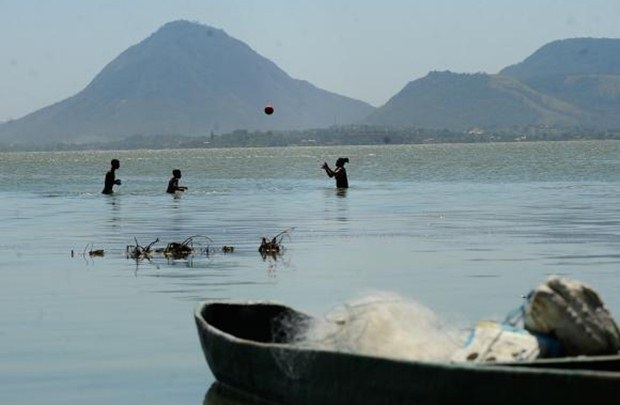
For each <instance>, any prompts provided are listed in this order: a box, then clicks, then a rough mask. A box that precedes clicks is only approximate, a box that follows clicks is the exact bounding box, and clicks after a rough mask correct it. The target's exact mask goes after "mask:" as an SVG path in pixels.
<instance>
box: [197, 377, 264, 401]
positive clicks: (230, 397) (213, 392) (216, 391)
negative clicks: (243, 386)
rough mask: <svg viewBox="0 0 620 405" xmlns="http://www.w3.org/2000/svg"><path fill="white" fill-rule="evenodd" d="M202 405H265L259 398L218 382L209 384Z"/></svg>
mask: <svg viewBox="0 0 620 405" xmlns="http://www.w3.org/2000/svg"><path fill="white" fill-rule="evenodd" d="M203 404H204V405H266V404H267V403H266V402H265V401H261V400H260V399H259V398H255V397H252V396H250V395H246V394H244V393H242V392H239V391H236V390H233V389H231V388H228V387H226V386H225V385H222V384H220V383H218V382H214V383H213V384H211V386H210V387H209V389H208V390H207V393H206V394H205V398H204V401H203Z"/></svg>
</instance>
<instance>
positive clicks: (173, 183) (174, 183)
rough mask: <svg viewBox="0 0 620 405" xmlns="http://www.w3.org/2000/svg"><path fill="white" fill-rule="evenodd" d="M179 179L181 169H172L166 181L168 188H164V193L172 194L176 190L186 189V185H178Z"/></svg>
mask: <svg viewBox="0 0 620 405" xmlns="http://www.w3.org/2000/svg"><path fill="white" fill-rule="evenodd" d="M180 179H181V171H180V170H179V169H174V170H173V171H172V177H171V178H170V180H169V181H168V188H167V189H166V193H170V194H174V193H175V192H177V191H185V190H187V187H185V186H179V180H180Z"/></svg>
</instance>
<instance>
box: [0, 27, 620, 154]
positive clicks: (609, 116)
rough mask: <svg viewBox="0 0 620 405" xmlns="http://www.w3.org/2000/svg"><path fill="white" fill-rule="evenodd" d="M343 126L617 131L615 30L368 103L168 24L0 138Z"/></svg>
mask: <svg viewBox="0 0 620 405" xmlns="http://www.w3.org/2000/svg"><path fill="white" fill-rule="evenodd" d="M266 103H273V104H274V105H275V106H276V113H275V114H273V115H272V116H267V115H265V114H264V113H263V112H262V107H263V106H264V105H265V104H266ZM347 124H362V125H371V126H379V127H393V128H394V127H403V128H404V127H417V128H427V129H448V130H451V131H455V132H457V133H458V132H459V131H468V130H470V129H472V128H483V129H490V128H495V129H500V128H516V127H528V126H529V127H531V126H543V127H556V128H577V127H581V128H591V129H593V130H606V129H618V128H620V39H605V38H603V39H593V38H576V39H567V40H561V41H554V42H551V43H549V44H546V45H544V46H543V47H541V48H540V49H538V50H537V51H536V52H534V53H533V54H532V55H531V56H529V57H527V58H526V59H525V60H523V61H522V62H520V63H517V64H515V65H511V66H508V67H506V68H504V69H503V70H502V71H501V72H500V73H499V74H487V73H475V74H462V73H452V72H449V71H446V72H430V73H429V74H428V75H427V76H425V77H423V78H421V79H417V80H414V81H411V82H409V83H408V84H407V85H406V86H405V87H404V88H403V89H402V90H401V91H400V92H398V93H397V94H396V95H394V96H393V97H392V98H391V99H390V100H389V101H388V102H387V103H386V104H385V105H383V106H381V107H380V108H374V107H372V106H370V105H369V104H367V103H364V102H362V101H359V100H353V99H351V98H348V97H344V96H340V95H337V94H334V93H330V92H328V91H325V90H321V89H319V88H317V87H315V86H313V85H312V84H310V83H308V82H306V81H303V80H298V79H294V78H291V77H290V76H289V75H288V74H286V72H284V71H283V70H281V69H280V68H278V67H277V66H276V65H275V64H274V63H273V62H271V61H270V60H269V59H267V58H265V57H263V56H261V55H259V54H257V53H256V52H255V51H253V50H252V49H251V48H250V47H249V46H248V45H246V44H245V43H243V42H241V41H239V40H236V39H234V38H232V37H230V36H228V35H227V34H226V33H225V32H224V31H223V30H220V29H215V28H211V27H208V26H205V25H201V24H197V23H190V22H187V21H175V22H171V23H168V24H166V25H164V26H163V27H161V28H160V29H159V30H157V31H156V32H155V33H153V34H152V35H151V36H149V37H148V38H146V39H145V40H143V41H142V42H140V43H138V44H136V45H134V46H131V47H129V48H128V49H127V50H125V51H124V52H122V53H121V54H120V55H119V56H118V57H117V58H115V59H114V60H113V61H111V62H110V63H109V64H108V65H106V66H105V67H104V68H103V69H102V71H101V72H100V73H99V74H98V75H97V76H96V77H95V78H94V79H93V80H92V81H91V83H90V84H89V85H88V86H86V88H85V89H84V90H82V91H81V92H79V93H78V94H76V95H74V96H72V97H69V98H67V99H65V100H63V101H61V102H58V103H55V104H53V105H50V106H48V107H45V108H43V109H41V110H38V111H36V112H34V113H32V114H29V115H27V116H25V117H23V118H21V119H18V120H15V121H12V122H9V123H6V124H2V125H0V141H2V142H5V143H31V144H32V143H58V142H62V143H101V142H108V141H110V142H111V141H118V140H119V139H124V138H127V137H132V136H136V135H139V136H147V137H148V136H162V135H165V136H169V135H175V134H176V135H183V136H205V135H209V134H212V133H217V134H222V133H226V132H232V131H234V130H248V131H282V130H292V131H294V130H306V129H312V128H328V127H332V126H340V127H342V126H343V125H347ZM153 139H155V138H153ZM148 146H149V145H145V147H148Z"/></svg>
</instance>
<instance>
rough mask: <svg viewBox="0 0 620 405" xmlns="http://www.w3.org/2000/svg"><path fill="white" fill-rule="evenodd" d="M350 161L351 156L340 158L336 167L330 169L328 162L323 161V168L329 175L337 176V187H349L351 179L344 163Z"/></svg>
mask: <svg viewBox="0 0 620 405" xmlns="http://www.w3.org/2000/svg"><path fill="white" fill-rule="evenodd" d="M345 163H349V158H346V157H345V158H343V157H341V158H338V160H336V168H335V169H334V170H332V169H330V168H329V166H328V165H327V163H326V162H323V166H322V168H323V169H324V170H325V173H327V175H328V176H329V177H335V178H336V187H338V188H349V180H348V179H347V170H346V169H345V168H344V164H345Z"/></svg>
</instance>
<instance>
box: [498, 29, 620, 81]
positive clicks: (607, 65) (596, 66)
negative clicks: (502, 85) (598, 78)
mask: <svg viewBox="0 0 620 405" xmlns="http://www.w3.org/2000/svg"><path fill="white" fill-rule="evenodd" d="M500 74H503V75H508V76H513V77H516V78H518V79H520V80H526V81H527V80H528V79H530V78H532V77H536V76H548V75H571V74H579V75H587V74H597V75H618V74H620V39H618V38H569V39H562V40H557V41H553V42H550V43H548V44H546V45H544V46H542V47H541V48H539V49H538V50H537V51H535V52H534V53H533V54H532V55H530V56H529V57H527V58H526V59H525V60H524V61H523V62H521V63H517V64H516V65H512V66H508V67H507V68H505V69H503V70H502V71H501V72H500Z"/></svg>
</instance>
